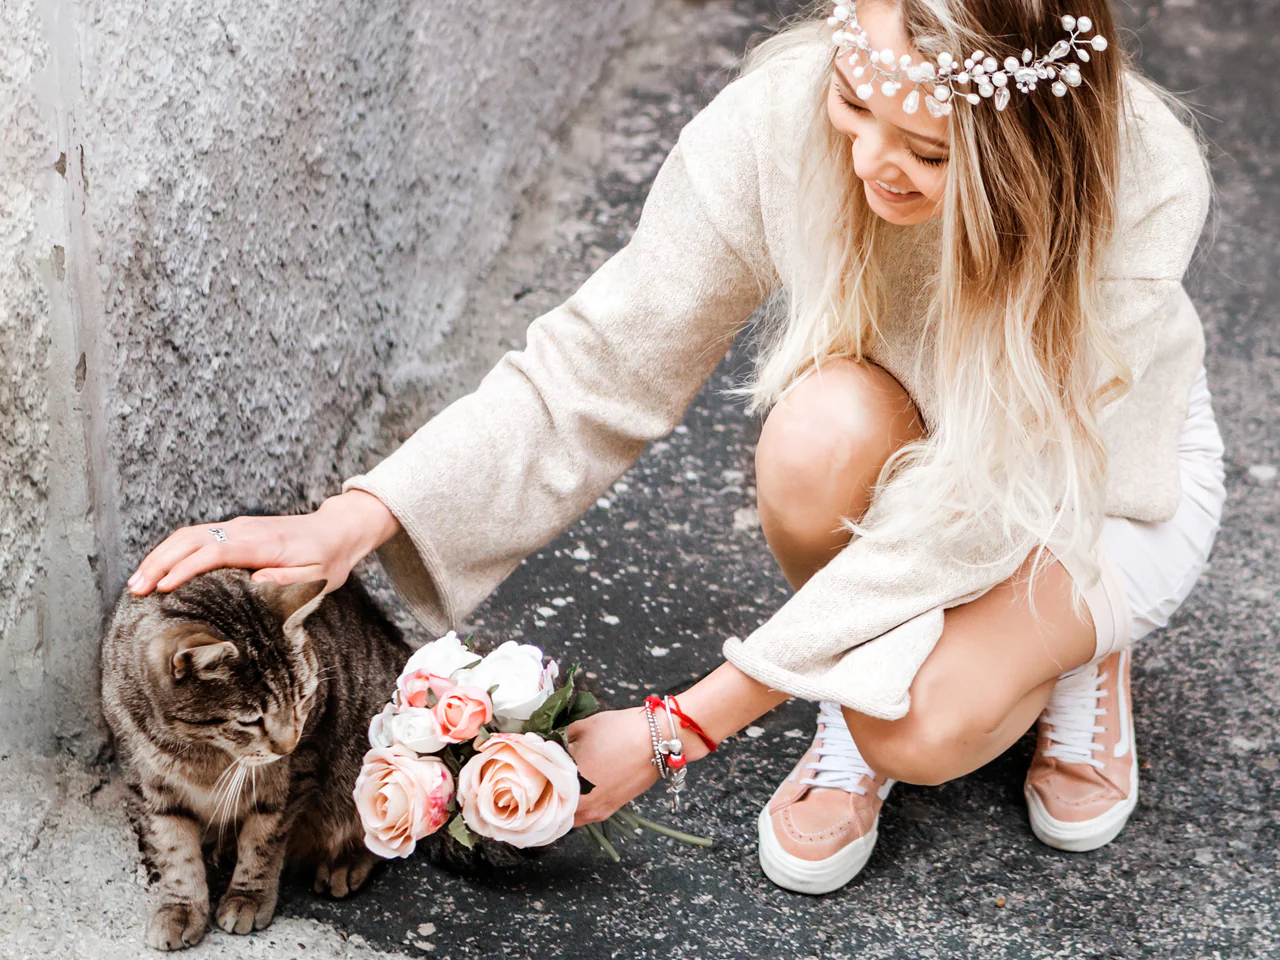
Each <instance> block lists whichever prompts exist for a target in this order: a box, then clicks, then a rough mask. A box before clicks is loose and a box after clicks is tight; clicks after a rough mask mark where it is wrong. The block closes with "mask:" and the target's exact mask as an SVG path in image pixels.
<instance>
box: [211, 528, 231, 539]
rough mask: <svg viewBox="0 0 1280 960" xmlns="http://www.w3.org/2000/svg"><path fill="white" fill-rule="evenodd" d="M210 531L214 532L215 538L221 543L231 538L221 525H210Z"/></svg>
mask: <svg viewBox="0 0 1280 960" xmlns="http://www.w3.org/2000/svg"><path fill="white" fill-rule="evenodd" d="M209 533H210V534H212V535H213V539H215V540H217V541H218V542H219V543H226V542H227V540H228V539H230V538H229V537H228V536H227V532H226V531H225V530H223V529H222V528H221V527H210V528H209Z"/></svg>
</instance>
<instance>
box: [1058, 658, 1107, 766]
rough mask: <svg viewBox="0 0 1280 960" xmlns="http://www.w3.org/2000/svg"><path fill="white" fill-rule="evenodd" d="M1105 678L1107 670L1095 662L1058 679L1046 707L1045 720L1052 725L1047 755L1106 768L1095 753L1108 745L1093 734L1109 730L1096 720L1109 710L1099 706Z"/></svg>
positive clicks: (1063, 760)
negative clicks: (1102, 669) (1101, 668)
mask: <svg viewBox="0 0 1280 960" xmlns="http://www.w3.org/2000/svg"><path fill="white" fill-rule="evenodd" d="M1106 679H1107V674H1105V673H1099V672H1098V665H1097V664H1096V663H1095V664H1090V665H1088V666H1085V667H1080V668H1079V669H1077V670H1073V671H1071V672H1070V673H1065V674H1063V675H1062V676H1061V677H1060V678H1059V679H1058V683H1057V685H1056V686H1054V688H1053V694H1052V695H1051V696H1050V697H1049V705H1048V706H1047V707H1045V709H1044V720H1045V722H1046V723H1048V724H1049V726H1050V728H1051V729H1050V730H1049V740H1050V743H1049V746H1048V747H1046V748H1045V751H1044V755H1045V756H1046V757H1052V758H1054V759H1055V760H1061V761H1062V762H1063V763H1087V764H1089V765H1090V766H1091V767H1096V768H1097V769H1099V770H1101V769H1102V768H1103V766H1104V764H1103V763H1102V761H1101V760H1098V759H1096V758H1095V757H1094V756H1093V755H1094V754H1095V753H1097V752H1098V751H1099V750H1105V749H1106V747H1105V746H1103V745H1102V744H1101V743H1098V742H1097V741H1095V740H1094V738H1093V736H1094V734H1096V733H1103V732H1105V731H1106V727H1103V726H1100V725H1099V724H1098V723H1097V719H1098V717H1101V716H1105V715H1106V712H1107V711H1106V708H1105V707H1100V706H1098V703H1099V701H1100V700H1101V699H1102V698H1103V697H1104V696H1105V693H1104V691H1103V689H1102V684H1103V681H1105V680H1106Z"/></svg>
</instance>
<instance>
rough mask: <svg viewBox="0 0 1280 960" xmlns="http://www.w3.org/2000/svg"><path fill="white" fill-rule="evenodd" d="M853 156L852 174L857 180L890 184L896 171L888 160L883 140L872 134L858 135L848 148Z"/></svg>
mask: <svg viewBox="0 0 1280 960" xmlns="http://www.w3.org/2000/svg"><path fill="white" fill-rule="evenodd" d="M849 151H850V153H851V154H852V156H853V172H854V173H855V174H857V176H858V179H859V180H864V181H870V180H884V181H885V182H892V181H893V179H894V177H895V173H894V170H895V169H896V168H895V167H894V166H893V164H892V162H891V161H890V159H889V152H888V150H887V149H886V146H885V142H884V140H883V138H881V137H879V136H877V135H876V134H874V133H868V134H859V135H858V136H857V137H854V138H853V143H852V144H850V146H849Z"/></svg>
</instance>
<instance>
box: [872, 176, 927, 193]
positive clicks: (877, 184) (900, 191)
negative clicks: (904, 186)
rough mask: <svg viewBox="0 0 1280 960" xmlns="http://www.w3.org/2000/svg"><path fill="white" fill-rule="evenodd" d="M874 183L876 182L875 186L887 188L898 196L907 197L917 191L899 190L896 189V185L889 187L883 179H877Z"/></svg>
mask: <svg viewBox="0 0 1280 960" xmlns="http://www.w3.org/2000/svg"><path fill="white" fill-rule="evenodd" d="M875 183H876V186H877V187H880V188H881V189H883V190H887V191H888V192H889V193H895V194H897V195H898V196H900V197H909V196H911V195H912V194H914V193H917V192H918V191H916V190H899V189H897V188H896V187H891V186H889V185H888V184H887V183H885V182H884V181H883V180H877V181H876V182H875Z"/></svg>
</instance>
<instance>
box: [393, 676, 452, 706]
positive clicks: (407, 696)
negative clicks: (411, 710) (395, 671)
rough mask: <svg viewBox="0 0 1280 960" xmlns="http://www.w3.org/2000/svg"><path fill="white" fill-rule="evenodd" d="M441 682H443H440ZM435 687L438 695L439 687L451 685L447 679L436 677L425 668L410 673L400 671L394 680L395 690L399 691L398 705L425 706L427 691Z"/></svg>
mask: <svg viewBox="0 0 1280 960" xmlns="http://www.w3.org/2000/svg"><path fill="white" fill-rule="evenodd" d="M442 682H443V683H442ZM433 683H434V686H435V688H436V696H439V695H440V693H439V690H440V687H441V686H442V685H443V686H444V687H451V686H453V684H451V683H450V682H449V681H448V680H447V679H445V678H443V677H437V676H435V675H434V674H431V673H428V672H427V671H425V670H415V671H414V672H412V673H402V674H401V675H400V677H399V678H398V679H397V680H396V690H398V691H399V693H400V706H402V707H425V706H426V705H427V691H428V690H430V689H432V686H433Z"/></svg>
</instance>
